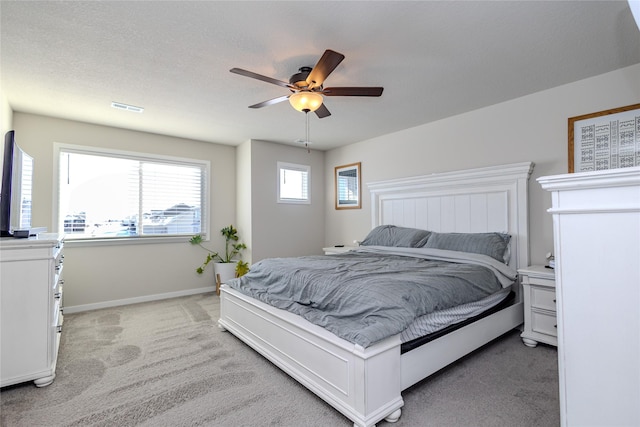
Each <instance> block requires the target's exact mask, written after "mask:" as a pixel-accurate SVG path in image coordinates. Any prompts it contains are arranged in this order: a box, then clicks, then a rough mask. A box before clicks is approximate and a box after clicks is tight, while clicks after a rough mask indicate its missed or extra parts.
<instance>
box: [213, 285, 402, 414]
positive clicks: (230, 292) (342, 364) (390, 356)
mask: <svg viewBox="0 0 640 427" xmlns="http://www.w3.org/2000/svg"><path fill="white" fill-rule="evenodd" d="M220 290H221V292H220V320H219V321H218V324H219V326H220V327H221V328H223V329H226V330H228V331H229V332H231V333H232V334H234V335H235V336H237V337H238V338H239V339H240V340H242V341H243V342H245V343H246V344H247V345H249V346H250V347H252V348H253V349H254V350H256V351H258V352H259V353H261V354H262V355H263V356H264V357H266V358H267V359H269V360H270V361H271V362H272V363H274V364H275V365H276V366H278V367H279V368H280V369H282V370H283V371H285V372H286V373H287V374H289V375H290V376H291V377H293V378H294V379H295V380H297V381H298V382H300V383H301V384H302V385H304V386H305V387H307V388H308V389H309V390H311V391H312V392H314V393H315V394H316V395H317V396H318V397H320V398H321V399H323V400H324V401H325V402H327V403H328V404H329V405H331V406H332V407H334V408H335V409H336V410H338V411H339V412H341V413H342V414H343V415H345V416H346V417H347V418H349V419H350V420H352V421H353V423H354V425H355V426H361V427H369V426H374V425H375V423H377V422H378V421H380V420H382V419H384V418H387V420H388V421H394V420H397V419H398V418H399V417H400V408H401V407H402V406H403V405H404V402H403V400H402V396H401V395H400V392H401V367H400V339H399V338H398V337H391V338H389V339H386V340H384V341H382V342H380V343H378V344H375V345H373V346H371V347H368V348H366V349H365V348H362V347H360V346H358V345H356V344H352V343H349V342H347V341H345V340H343V339H341V338H339V337H337V336H336V335H334V334H332V333H330V332H328V331H327V330H325V329H323V328H321V327H319V326H316V325H314V324H312V323H310V322H308V321H306V320H305V319H303V318H302V317H300V316H297V315H295V314H292V313H289V312H287V311H284V310H280V309H277V308H274V307H271V306H269V305H267V304H264V303H262V302H260V301H257V300H255V299H253V298H250V297H248V296H245V295H243V294H241V293H239V292H237V291H235V290H234V289H231V288H229V287H227V286H225V285H223V286H222V287H221V289H220Z"/></svg>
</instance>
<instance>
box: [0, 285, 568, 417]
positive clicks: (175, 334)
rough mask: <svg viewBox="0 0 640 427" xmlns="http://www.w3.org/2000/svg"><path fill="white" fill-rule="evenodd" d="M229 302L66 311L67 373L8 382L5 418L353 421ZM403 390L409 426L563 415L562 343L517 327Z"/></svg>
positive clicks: (62, 361)
mask: <svg viewBox="0 0 640 427" xmlns="http://www.w3.org/2000/svg"><path fill="white" fill-rule="evenodd" d="M218 313H219V304H218V298H217V297H216V296H215V295H214V294H203V295H194V296H189V297H183V298H176V299H171V300H164V301H157V302H151V303H144V304H136V305H130V306H125V307H116V308H112V309H104V310H96V311H92V312H85V313H77V314H70V315H66V316H65V323H64V330H63V333H62V341H61V347H60V355H59V358H58V368H57V378H56V380H55V381H54V383H53V384H52V385H50V386H48V387H44V388H36V387H35V386H34V385H33V383H25V384H20V385H16V386H11V387H5V388H3V389H2V391H1V392H0V402H1V414H0V424H1V425H2V426H7V427H9V426H30V427H31V426H134V425H140V426H305V427H312V426H345V427H346V426H350V425H352V423H351V422H350V421H349V420H348V419H346V418H345V417H343V416H342V415H341V414H339V413H338V412H336V411H335V410H334V409H332V408H331V407H330V406H328V405H327V404H325V403H324V402H323V401H321V400H320V399H318V398H317V397H315V395H313V394H312V393H311V392H309V391H307V390H306V389H305V388H304V387H302V386H300V385H299V384H298V383H297V382H295V381H293V380H292V379H291V378H289V377H288V376H287V375H286V374H284V373H283V372H282V371H280V370H279V369H278V368H276V367H275V366H273V365H272V364H271V363H270V362H268V361H267V360H265V359H264V358H263V357H261V356H260V355H258V354H257V353H255V352H254V351H253V350H251V349H250V348H248V347H247V346H245V345H244V344H243V343H241V342H240V341H239V340H237V339H236V338H235V337H234V336H233V335H231V334H230V333H228V332H222V331H220V330H219V329H218V328H217V327H216V319H217V317H218ZM403 397H404V400H405V407H404V408H403V414H402V417H401V419H400V421H398V422H397V423H396V424H395V426H398V427H402V426H405V427H406V426H438V427H447V426H492V427H493V426H509V427H514V426H557V425H559V410H558V375H557V353H556V350H555V348H553V347H546V346H539V347H538V348H534V349H531V348H528V347H525V346H524V345H523V344H522V343H521V341H520V339H519V336H518V334H517V332H513V333H510V334H507V335H505V336H504V337H502V338H500V339H499V340H497V341H495V342H494V343H492V344H490V345H488V346H485V347H484V348H482V349H481V350H479V351H477V352H476V353H474V354H472V355H470V356H468V357H466V358H464V359H462V360H461V361H459V362H457V363H455V364H454V365H452V366H450V367H449V368H446V369H444V370H443V371H441V372H439V373H437V374H435V375H434V376H432V377H431V378H430V379H428V380H426V381H423V382H421V383H419V384H417V385H416V386H413V387H412V388H410V389H408V390H406V391H405V392H404V393H403ZM379 425H380V426H383V425H388V426H390V425H391V424H388V423H385V422H381V423H380V424H379Z"/></svg>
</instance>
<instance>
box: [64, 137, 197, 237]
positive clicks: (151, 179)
mask: <svg viewBox="0 0 640 427" xmlns="http://www.w3.org/2000/svg"><path fill="white" fill-rule="evenodd" d="M57 149H58V153H59V154H58V156H57V157H58V161H59V163H58V184H59V188H58V190H59V192H58V230H60V231H64V233H65V234H66V237H65V238H66V239H96V238H99V239H105V238H121V239H122V238H138V237H148V236H165V237H166V236H176V235H193V234H197V233H204V232H206V230H205V224H206V222H205V218H206V215H205V213H206V212H205V206H206V203H205V202H206V194H207V191H206V183H207V176H208V175H209V163H208V162H203V161H200V160H192V159H181V158H171V157H164V156H154V155H148V154H140V153H130V152H117V151H111V150H109V151H107V150H96V149H93V148H88V147H78V146H68V145H62V144H58V145H57Z"/></svg>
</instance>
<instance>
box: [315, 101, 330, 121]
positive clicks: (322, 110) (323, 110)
mask: <svg viewBox="0 0 640 427" xmlns="http://www.w3.org/2000/svg"><path fill="white" fill-rule="evenodd" d="M330 115H331V113H330V112H329V110H328V109H327V107H325V106H324V103H323V104H322V105H321V106H320V107H319V108H318V109H317V110H316V116H318V118H319V119H323V118H325V117H328V116H330Z"/></svg>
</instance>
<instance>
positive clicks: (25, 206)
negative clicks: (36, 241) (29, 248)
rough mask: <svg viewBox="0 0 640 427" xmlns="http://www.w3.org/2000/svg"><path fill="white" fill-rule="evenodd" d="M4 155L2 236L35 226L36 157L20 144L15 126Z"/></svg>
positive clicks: (0, 197) (0, 201)
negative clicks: (34, 181)
mask: <svg viewBox="0 0 640 427" xmlns="http://www.w3.org/2000/svg"><path fill="white" fill-rule="evenodd" d="M2 159H3V161H2V190H1V191H2V192H1V193H0V236H2V237H10V236H13V235H14V233H15V231H18V230H29V229H30V228H31V192H32V187H33V158H32V157H31V156H29V155H28V154H27V153H25V152H24V151H23V150H22V149H21V148H20V147H19V146H18V144H16V139H15V131H12V130H11V131H9V132H7V134H6V135H5V138H4V157H3V158H2ZM27 235H28V233H27Z"/></svg>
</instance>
